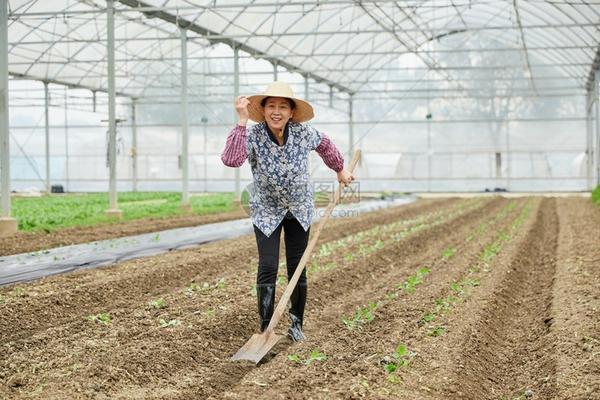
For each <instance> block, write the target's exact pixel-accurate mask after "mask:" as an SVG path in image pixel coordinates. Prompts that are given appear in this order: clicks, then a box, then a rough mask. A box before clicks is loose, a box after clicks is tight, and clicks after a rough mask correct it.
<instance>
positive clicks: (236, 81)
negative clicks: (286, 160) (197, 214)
mask: <svg viewBox="0 0 600 400" xmlns="http://www.w3.org/2000/svg"><path fill="white" fill-rule="evenodd" d="M233 70H234V74H233V96H234V98H237V97H238V96H239V95H240V54H239V49H238V47H237V46H235V45H234V47H233ZM237 120H238V115H237V112H234V114H233V121H234V123H236V124H237ZM240 186H241V185H240V169H239V168H236V169H235V200H234V201H235V202H237V203H238V204H241V189H240Z"/></svg>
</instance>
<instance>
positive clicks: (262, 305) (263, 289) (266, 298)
mask: <svg viewBox="0 0 600 400" xmlns="http://www.w3.org/2000/svg"><path fill="white" fill-rule="evenodd" d="M256 297H257V298H258V316H259V317H260V331H261V332H263V331H264V330H265V329H267V326H269V322H271V317H272V316H273V308H274V304H275V284H271V283H266V284H259V285H256Z"/></svg>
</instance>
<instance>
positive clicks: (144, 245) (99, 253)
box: [0, 197, 415, 285]
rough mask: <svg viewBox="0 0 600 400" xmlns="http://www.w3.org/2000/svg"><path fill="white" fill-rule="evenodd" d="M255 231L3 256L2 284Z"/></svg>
mask: <svg viewBox="0 0 600 400" xmlns="http://www.w3.org/2000/svg"><path fill="white" fill-rule="evenodd" d="M414 200H415V198H414V197H406V198H401V199H390V200H376V201H368V202H360V203H355V204H349V205H340V206H337V207H336V208H335V209H334V211H333V213H332V215H331V217H332V218H341V217H350V216H353V215H355V214H357V213H364V212H370V211H375V210H379V209H382V208H387V207H391V206H398V205H402V204H407V203H410V202H413V201H414ZM322 210H324V209H319V210H317V216H316V217H315V220H318V218H319V215H320V212H319V211H322ZM252 232H253V228H252V222H251V221H250V219H249V218H245V219H239V220H233V221H225V222H217V223H213V224H206V225H200V226H195V227H188V228H177V229H169V230H166V231H160V232H153V233H145V234H143V235H136V236H128V237H122V238H118V239H109V240H101V241H97V242H92V243H84V244H76V245H72V246H64V247H58V248H55V249H50V250H43V251H38V252H32V253H24V254H17V255H12V256H7V257H0V285H8V284H14V283H18V282H25V281H30V280H34V279H39V278H43V277H45V276H50V275H56V274H62V273H65V272H70V271H75V270H78V269H83V268H96V267H101V266H106V265H111V264H114V263H117V262H121V261H125V260H131V259H135V258H141V257H146V256H152V255H157V254H162V253H166V252H168V251H171V250H175V249H182V248H186V247H192V246H197V245H200V244H203V243H209V242H213V241H216V240H222V239H232V238H236V237H240V236H243V235H248V234H250V233H252Z"/></svg>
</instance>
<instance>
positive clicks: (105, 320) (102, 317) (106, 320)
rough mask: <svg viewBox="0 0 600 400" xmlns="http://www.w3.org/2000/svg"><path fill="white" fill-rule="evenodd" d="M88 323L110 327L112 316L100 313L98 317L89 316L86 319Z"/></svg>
mask: <svg viewBox="0 0 600 400" xmlns="http://www.w3.org/2000/svg"><path fill="white" fill-rule="evenodd" d="M86 319H87V320H88V321H92V322H97V323H100V324H103V325H108V324H110V322H111V318H110V315H108V313H100V314H96V315H88V316H87V317H86Z"/></svg>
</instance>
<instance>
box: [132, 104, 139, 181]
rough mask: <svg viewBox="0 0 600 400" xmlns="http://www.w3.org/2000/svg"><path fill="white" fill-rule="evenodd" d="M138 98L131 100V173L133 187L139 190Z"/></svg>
mask: <svg viewBox="0 0 600 400" xmlns="http://www.w3.org/2000/svg"><path fill="white" fill-rule="evenodd" d="M136 108H137V99H132V100H131V175H132V180H133V182H132V184H133V186H132V189H133V191H134V192H137V191H138V145H137V121H136V115H135V114H136Z"/></svg>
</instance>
